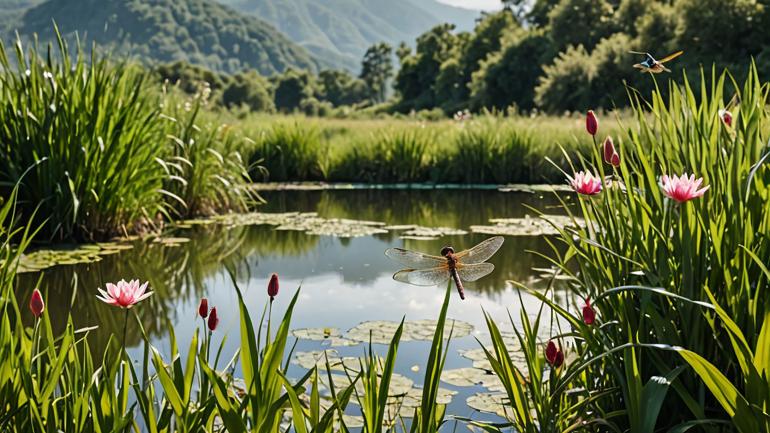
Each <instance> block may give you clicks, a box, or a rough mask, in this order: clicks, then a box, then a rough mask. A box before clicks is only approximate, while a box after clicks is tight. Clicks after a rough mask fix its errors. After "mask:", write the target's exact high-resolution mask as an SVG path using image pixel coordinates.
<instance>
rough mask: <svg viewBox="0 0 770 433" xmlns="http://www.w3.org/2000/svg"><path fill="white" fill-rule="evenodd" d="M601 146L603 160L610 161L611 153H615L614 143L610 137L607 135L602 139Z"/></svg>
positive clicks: (608, 162)
mask: <svg viewBox="0 0 770 433" xmlns="http://www.w3.org/2000/svg"><path fill="white" fill-rule="evenodd" d="M602 147H603V148H604V149H603V150H604V162H606V163H607V164H610V163H612V154H614V153H615V143H613V142H612V137H610V136H609V135H608V136H607V138H605V139H604V144H603V145H602Z"/></svg>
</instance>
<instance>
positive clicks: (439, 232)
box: [384, 224, 468, 241]
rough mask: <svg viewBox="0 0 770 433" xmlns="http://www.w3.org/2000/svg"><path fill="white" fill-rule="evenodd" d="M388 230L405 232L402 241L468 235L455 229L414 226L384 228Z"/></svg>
mask: <svg viewBox="0 0 770 433" xmlns="http://www.w3.org/2000/svg"><path fill="white" fill-rule="evenodd" d="M384 228H385V229H386V230H393V231H403V233H401V236H400V238H401V239H411V240H418V241H432V240H435V239H438V238H440V237H442V236H461V235H466V234H468V232H467V231H465V230H460V229H453V228H451V227H423V226H418V225H414V224H406V225H394V226H386V227H384Z"/></svg>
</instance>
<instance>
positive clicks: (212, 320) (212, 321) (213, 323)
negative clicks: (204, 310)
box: [209, 307, 219, 331]
mask: <svg viewBox="0 0 770 433" xmlns="http://www.w3.org/2000/svg"><path fill="white" fill-rule="evenodd" d="M217 325H219V317H218V316H217V307H214V308H212V309H211V313H210V314H209V330H211V331H215V330H216V329H217Z"/></svg>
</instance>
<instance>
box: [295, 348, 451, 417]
mask: <svg viewBox="0 0 770 433" xmlns="http://www.w3.org/2000/svg"><path fill="white" fill-rule="evenodd" d="M327 361H328V363H329V369H330V370H332V371H334V372H336V373H333V374H331V382H332V383H331V384H330V383H329V377H328V376H327V375H325V374H324V375H320V376H319V379H320V382H321V384H322V386H323V389H324V390H327V391H328V390H329V389H330V388H331V386H332V385H333V386H334V390H335V391H336V392H341V391H342V390H344V389H345V388H347V387H349V386H350V384H351V377H354V376H355V375H356V374H357V373H358V372H359V371H360V370H361V363H362V362H364V360H363V359H361V358H356V357H340V356H339V354H338V353H337V351H336V350H334V349H328V350H323V351H311V352H300V353H297V354H296V355H295V357H294V360H293V361H292V362H293V363H295V364H297V365H299V366H300V367H302V368H305V369H311V368H314V367H318V368H319V369H323V370H325V369H326V363H327ZM377 362H378V364H382V362H383V360H382V359H381V358H379V359H378V361H377ZM364 392H365V390H364V387H363V384H362V383H361V382H357V383H356V393H357V394H358V395H364ZM456 394H457V391H453V390H449V389H444V388H439V389H438V395H437V403H439V404H449V403H450V402H451V401H452V397H453V396H454V395H456ZM421 400H422V389H420V388H416V387H415V386H414V381H412V379H410V378H408V377H406V376H403V375H401V374H398V373H393V375H392V376H391V378H390V387H389V389H388V406H387V416H386V418H388V419H389V420H395V419H396V415H398V416H401V417H403V418H410V417H412V416H413V415H414V409H415V408H417V407H418V406H419V405H420V403H421ZM352 402H353V403H357V402H356V401H355V399H354V400H352ZM346 424H347V420H346ZM348 427H352V425H348Z"/></svg>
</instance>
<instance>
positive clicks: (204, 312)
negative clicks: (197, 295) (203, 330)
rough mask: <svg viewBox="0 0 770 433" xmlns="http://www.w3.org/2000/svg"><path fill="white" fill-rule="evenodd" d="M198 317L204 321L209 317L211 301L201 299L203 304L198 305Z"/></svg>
mask: <svg viewBox="0 0 770 433" xmlns="http://www.w3.org/2000/svg"><path fill="white" fill-rule="evenodd" d="M198 315H199V316H201V317H203V318H204V319H205V318H206V317H208V315H209V300H208V299H206V298H201V303H200V305H198Z"/></svg>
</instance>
